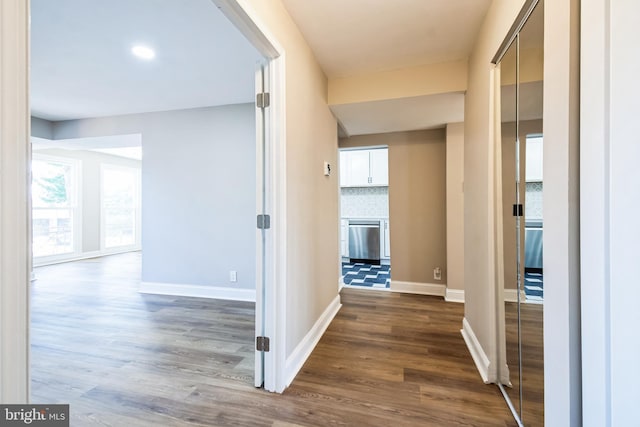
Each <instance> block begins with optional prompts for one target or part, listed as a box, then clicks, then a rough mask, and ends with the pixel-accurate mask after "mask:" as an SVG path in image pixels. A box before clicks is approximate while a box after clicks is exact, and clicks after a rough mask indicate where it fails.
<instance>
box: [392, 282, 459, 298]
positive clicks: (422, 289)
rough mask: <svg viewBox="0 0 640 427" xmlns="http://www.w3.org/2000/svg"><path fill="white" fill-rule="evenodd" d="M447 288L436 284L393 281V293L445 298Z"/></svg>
mask: <svg viewBox="0 0 640 427" xmlns="http://www.w3.org/2000/svg"><path fill="white" fill-rule="evenodd" d="M446 289H447V287H446V286H445V285H441V284H436V283H417V282H400V281H397V280H392V281H391V292H402V293H405V294H420V295H435V296H439V297H443V296H444V295H445V291H446Z"/></svg>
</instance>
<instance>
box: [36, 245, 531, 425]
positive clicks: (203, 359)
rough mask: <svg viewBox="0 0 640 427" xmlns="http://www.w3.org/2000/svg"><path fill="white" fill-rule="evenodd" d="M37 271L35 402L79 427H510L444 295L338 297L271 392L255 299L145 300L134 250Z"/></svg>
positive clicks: (458, 310)
mask: <svg viewBox="0 0 640 427" xmlns="http://www.w3.org/2000/svg"><path fill="white" fill-rule="evenodd" d="M36 274H37V277H38V280H37V281H36V282H34V283H33V285H32V293H31V298H32V307H31V309H32V319H31V321H32V324H31V334H32V366H31V375H32V397H33V401H34V403H69V404H70V405H71V425H73V426H80V427H84V426H94V425H95V426H131V427H138V426H169V427H174V426H176V427H177V426H186V427H190V426H193V427H202V426H273V427H312V426H318V427H325V426H328V425H333V426H357V427H360V426H365V427H366V426H380V427H382V426H384V427H387V426H512V425H515V423H514V422H513V419H512V417H511V415H510V413H509V411H508V408H507V407H506V404H505V403H504V401H503V400H502V397H501V396H500V394H499V392H498V391H497V388H496V387H495V386H491V385H484V384H483V383H482V381H481V379H480V377H479V375H478V373H477V370H476V368H475V366H474V365H473V361H472V359H471V356H470V355H469V353H468V351H467V348H466V345H465V344H464V341H463V339H462V337H461V335H460V326H461V322H462V316H463V306H462V305H461V304H452V303H446V302H444V301H443V300H442V298H436V297H428V296H419V295H401V294H393V293H389V292H375V291H366V290H357V289H355V290H354V289H343V291H342V293H341V297H342V303H343V307H342V309H341V310H340V312H339V313H338V315H337V316H336V318H335V319H334V321H333V323H332V324H331V325H330V326H329V328H328V329H327V331H326V333H325V335H324V337H323V338H322V339H321V340H320V342H319V344H318V346H317V347H316V349H315V350H314V352H313V353H312V355H311V356H310V358H309V359H308V361H307V362H306V363H305V365H304V366H303V368H302V370H301V371H300V373H299V375H298V376H297V377H296V379H295V380H294V382H293V383H292V384H291V386H290V387H289V388H288V389H287V390H286V391H285V392H284V393H283V394H282V395H277V394H273V393H267V392H264V391H262V390H259V389H255V388H254V387H253V363H254V352H253V337H254V330H253V329H254V323H253V322H254V313H255V312H254V306H253V304H252V303H247V302H230V301H216V300H207V299H198V298H181V297H172V296H161V295H142V294H139V293H138V292H137V289H138V286H139V277H140V255H139V254H138V253H131V254H124V255H117V256H111V257H105V258H101V259H95V260H86V261H81V262H74V263H67V264H60V265H56V266H49V267H42V268H38V269H37V271H36ZM535 398H536V399H538V398H539V396H535Z"/></svg>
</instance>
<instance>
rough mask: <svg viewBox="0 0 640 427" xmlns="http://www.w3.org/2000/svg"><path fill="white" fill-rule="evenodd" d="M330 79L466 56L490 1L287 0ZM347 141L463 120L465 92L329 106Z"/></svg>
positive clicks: (448, 60) (290, 11)
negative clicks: (356, 136)
mask: <svg viewBox="0 0 640 427" xmlns="http://www.w3.org/2000/svg"><path fill="white" fill-rule="evenodd" d="M282 1H283V3H284V4H285V7H286V8H287V10H288V11H289V13H290V15H291V16H292V18H293V20H294V21H295V22H296V24H297V25H298V27H299V28H300V32H301V33H302V34H303V36H304V37H305V39H306V40H307V42H308V43H309V45H310V46H311V49H312V50H313V52H314V54H315V56H316V58H317V59H318V62H319V63H320V66H321V67H322V69H323V70H324V72H325V74H326V75H327V77H328V78H329V79H330V80H331V79H335V78H341V77H349V76H358V75H363V74H368V73H375V72H380V71H389V70H396V69H402V68H409V67H415V66H420V65H428V64H436V63H442V62H450V61H459V60H464V59H467V58H468V56H469V54H470V53H471V50H472V49H473V45H474V43H475V40H476V37H477V34H478V32H479V30H480V27H481V25H482V22H483V20H484V17H485V15H486V13H487V10H488V9H489V6H490V5H491V0H393V1H389V0H349V1H345V0H322V1H309V0H282ZM330 107H331V111H333V113H334V115H335V116H336V118H337V119H338V121H339V122H340V124H341V136H351V135H363V134H372V133H383V132H397V131H407V130H418V129H430V128H436V127H443V126H444V125H445V124H446V123H454V122H460V121H463V120H464V94H461V93H447V94H442V95H434V96H421V97H410V98H401V99H393V100H382V101H372V102H362V103H354V104H346V105H331V106H330Z"/></svg>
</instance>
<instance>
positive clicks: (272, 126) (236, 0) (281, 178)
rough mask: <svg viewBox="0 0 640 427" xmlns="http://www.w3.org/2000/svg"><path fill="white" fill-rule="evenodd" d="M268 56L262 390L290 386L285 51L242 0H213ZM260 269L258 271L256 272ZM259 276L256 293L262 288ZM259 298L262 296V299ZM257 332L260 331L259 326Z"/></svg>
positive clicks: (258, 240)
mask: <svg viewBox="0 0 640 427" xmlns="http://www.w3.org/2000/svg"><path fill="white" fill-rule="evenodd" d="M211 1H212V2H213V3H215V5H216V6H217V7H218V8H219V9H220V11H221V12H222V13H223V14H224V15H225V16H226V17H227V18H228V19H229V21H231V23H232V24H233V25H235V27H236V28H237V29H238V30H239V31H240V33H242V34H243V35H244V36H245V37H246V39H247V40H248V41H249V43H251V44H253V46H254V47H255V48H256V49H257V50H258V52H260V53H261V54H262V56H263V57H264V58H265V61H266V64H265V74H266V76H267V78H268V81H267V82H265V85H266V86H267V87H268V88H269V91H270V98H271V102H270V106H269V107H268V108H269V113H268V114H267V115H266V117H265V119H266V132H265V138H266V141H267V142H266V143H267V146H268V147H269V150H268V156H267V159H266V164H267V173H266V181H267V182H266V186H267V192H266V199H267V200H266V205H267V207H268V213H269V215H270V216H271V228H270V235H269V233H268V237H267V240H266V248H265V251H266V255H267V256H266V263H265V265H264V267H263V268H265V269H266V280H265V289H264V301H263V304H264V305H263V309H264V333H265V335H266V336H267V337H269V339H270V351H269V352H266V353H265V354H264V366H263V369H264V389H265V390H267V391H272V392H277V393H282V391H284V389H285V388H286V387H287V382H286V376H285V372H286V371H285V367H286V354H285V348H286V329H285V325H286V312H285V308H286V306H285V304H286V289H287V287H286V280H287V276H286V272H287V270H286V253H287V252H286V250H287V247H286V244H287V239H286V206H287V205H286V167H285V165H286V163H285V159H286V139H285V135H286V133H285V129H286V120H285V118H286V115H285V69H286V68H285V55H284V49H283V48H282V46H281V45H280V43H279V42H278V41H277V40H276V39H275V37H273V35H271V34H270V33H268V32H267V31H266V30H265V28H264V26H263V25H262V24H261V23H259V18H258V17H257V16H256V14H255V11H253V10H252V9H251V8H250V7H249V6H247V5H246V2H245V1H243V0H211ZM256 236H257V237H256V239H257V240H256V243H257V245H256V257H257V258H256V259H258V260H260V259H261V256H262V254H261V246H262V242H261V240H260V238H259V233H256ZM258 273H260V272H259V271H258ZM259 276H260V274H257V275H256V293H258V292H260V291H262V283H261V280H260V277H259ZM258 300H259V298H258ZM256 332H257V331H256Z"/></svg>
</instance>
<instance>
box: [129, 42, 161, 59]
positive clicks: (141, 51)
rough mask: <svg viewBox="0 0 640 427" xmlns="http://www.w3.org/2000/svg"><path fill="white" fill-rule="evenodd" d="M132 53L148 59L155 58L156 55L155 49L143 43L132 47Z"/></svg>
mask: <svg viewBox="0 0 640 427" xmlns="http://www.w3.org/2000/svg"><path fill="white" fill-rule="evenodd" d="M131 53H133V54H134V55H135V56H137V57H138V58H141V59H146V60H150V59H153V58H155V56H156V53H155V52H154V50H153V49H151V48H150V47H147V46H143V45H141V44H139V45H135V46H134V47H132V48H131Z"/></svg>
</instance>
